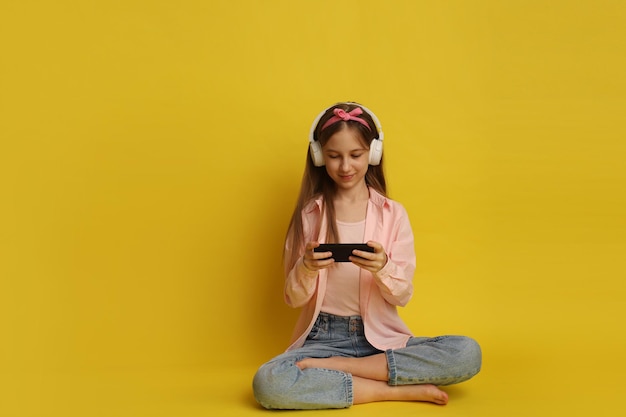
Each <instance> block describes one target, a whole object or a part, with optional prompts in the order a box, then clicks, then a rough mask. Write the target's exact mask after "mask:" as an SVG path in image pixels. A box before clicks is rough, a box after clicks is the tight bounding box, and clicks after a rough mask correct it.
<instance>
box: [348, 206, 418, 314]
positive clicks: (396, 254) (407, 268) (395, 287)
mask: <svg viewBox="0 0 626 417" xmlns="http://www.w3.org/2000/svg"><path fill="white" fill-rule="evenodd" d="M368 245H370V246H372V247H373V248H374V253H373V254H371V253H368V252H360V251H359V252H358V253H356V254H358V255H359V256H360V257H362V258H364V259H358V258H351V259H353V262H354V263H355V264H356V265H358V266H359V267H361V268H363V269H366V270H368V271H370V272H371V273H372V275H373V276H374V280H375V282H376V284H377V285H378V289H379V290H380V292H381V294H382V296H383V298H384V299H385V300H386V301H387V302H388V303H390V304H393V305H397V306H404V305H406V304H407V303H408V302H409V300H410V299H411V296H412V295H413V274H414V272H415V248H414V245H413V231H412V229H411V225H410V223H409V218H408V215H407V214H406V212H405V211H404V210H402V213H401V215H400V216H399V218H398V220H397V221H396V222H394V230H393V231H392V233H391V239H390V240H389V242H388V243H387V245H388V247H387V248H385V247H384V246H383V244H382V243H379V242H373V241H371V242H368Z"/></svg>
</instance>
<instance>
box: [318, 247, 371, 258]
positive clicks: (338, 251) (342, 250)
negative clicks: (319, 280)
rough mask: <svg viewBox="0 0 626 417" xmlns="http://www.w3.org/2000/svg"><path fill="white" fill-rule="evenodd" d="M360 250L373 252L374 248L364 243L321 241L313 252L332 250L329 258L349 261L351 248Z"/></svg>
mask: <svg viewBox="0 0 626 417" xmlns="http://www.w3.org/2000/svg"><path fill="white" fill-rule="evenodd" d="M355 249H357V250H362V251H364V252H374V248H372V247H371V246H367V244H365V243H322V244H320V245H319V246H318V247H317V248H315V249H313V251H314V252H332V253H333V254H332V256H331V258H333V259H334V260H335V262H350V260H349V259H348V257H349V256H352V251H353V250H355Z"/></svg>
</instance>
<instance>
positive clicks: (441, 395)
mask: <svg viewBox="0 0 626 417" xmlns="http://www.w3.org/2000/svg"><path fill="white" fill-rule="evenodd" d="M395 388H407V390H414V392H413V395H414V397H413V401H426V402H429V403H434V404H438V405H446V404H448V394H447V393H446V392H445V391H442V390H440V389H439V388H437V387H436V386H434V385H430V384H426V385H404V386H403V387H395Z"/></svg>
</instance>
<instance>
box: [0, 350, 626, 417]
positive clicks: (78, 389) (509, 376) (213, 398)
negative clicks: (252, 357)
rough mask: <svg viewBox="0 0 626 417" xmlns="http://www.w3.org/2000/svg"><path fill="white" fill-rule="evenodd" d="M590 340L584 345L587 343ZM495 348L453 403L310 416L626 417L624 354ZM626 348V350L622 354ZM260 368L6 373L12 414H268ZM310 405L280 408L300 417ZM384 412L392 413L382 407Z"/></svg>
mask: <svg viewBox="0 0 626 417" xmlns="http://www.w3.org/2000/svg"><path fill="white" fill-rule="evenodd" d="M581 346H582V345H581ZM493 348H495V349H491V348H489V347H487V348H486V349H485V353H486V357H485V359H486V360H485V364H484V368H483V371H482V372H481V373H480V374H479V375H478V376H477V377H475V378H474V379H473V380H471V381H468V382H466V383H463V384H459V385H456V386H452V387H447V388H445V390H446V391H447V392H448V393H449V395H450V402H449V404H448V405H447V406H445V407H440V406H435V405H430V404H425V403H377V404H367V405H360V406H355V407H352V408H351V409H347V410H341V411H335V412H332V411H312V412H306V413H305V414H306V416H315V415H330V413H333V415H335V414H336V413H343V414H342V415H354V416H377V417H378V416H380V415H400V414H401V413H402V415H408V414H403V413H413V415H420V416H481V417H484V416H524V417H528V416H565V415H567V416H620V415H624V412H626V403H625V400H624V393H625V389H624V383H623V382H622V376H623V374H624V370H625V366H624V363H623V360H622V359H620V360H618V363H616V364H613V363H612V362H613V361H612V358H613V357H615V355H617V354H619V353H620V352H617V351H613V352H606V355H603V356H601V357H598V356H596V357H595V358H593V360H591V361H586V360H585V359H584V357H585V352H584V349H576V348H575V347H574V348H573V349H572V348H570V349H568V350H567V351H565V352H558V350H557V349H552V350H548V351H540V350H538V349H536V348H533V346H530V345H528V346H517V347H515V346H508V347H507V346H494V347H493ZM622 353H623V352H622ZM254 371H255V369H254V367H244V368H237V369H234V370H230V371H227V370H225V369H215V370H195V371H189V370H186V371H183V370H161V371H157V370H152V371H119V372H109V373H84V374H60V373H58V374H54V373H53V374H46V375H42V374H33V373H31V374H12V375H9V374H3V375H2V379H3V380H4V381H3V383H4V384H5V385H4V386H3V397H4V398H3V399H2V403H1V404H0V415H1V416H3V417H14V416H15V417H18V416H19V417H30V416H89V417H100V416H116V417H125V416H134V417H139V416H168V417H169V416H171V417H183V416H188V417H192V416H236V417H242V416H252V415H256V416H260V415H270V414H271V412H268V411H266V410H264V409H262V408H261V407H259V406H258V405H257V404H256V402H255V401H254V399H253V397H252V392H251V388H250V381H251V379H252V375H253V374H254ZM295 413H300V415H304V414H302V413H303V412H292V411H287V412H280V415H286V414H287V415H292V414H295ZM381 413H384V414H381Z"/></svg>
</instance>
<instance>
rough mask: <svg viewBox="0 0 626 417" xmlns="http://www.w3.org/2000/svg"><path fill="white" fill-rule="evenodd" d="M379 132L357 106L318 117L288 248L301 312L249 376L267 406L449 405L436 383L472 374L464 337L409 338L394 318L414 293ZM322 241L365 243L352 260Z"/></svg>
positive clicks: (475, 357)
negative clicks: (278, 349) (282, 344)
mask: <svg viewBox="0 0 626 417" xmlns="http://www.w3.org/2000/svg"><path fill="white" fill-rule="evenodd" d="M382 141H383V132H382V128H381V126H380V122H379V121H378V119H377V118H376V116H375V115H374V114H373V113H372V112H371V111H370V110H368V109H367V108H365V107H364V106H361V105H358V104H356V103H351V102H347V103H338V104H335V105H334V106H332V107H330V108H328V109H326V110H325V111H323V112H322V113H320V115H319V116H318V117H317V118H316V119H315V121H314V122H313V126H312V127H311V133H310V135H309V142H310V146H309V151H308V158H307V164H306V170H305V173H304V177H303V181H302V188H301V191H300V196H299V198H298V202H297V205H296V209H295V211H294V213H293V216H292V219H291V223H290V225H289V229H288V233H287V237H286V241H285V249H284V263H285V275H286V281H285V290H284V293H285V300H286V302H287V304H288V305H290V306H291V307H300V308H302V311H301V314H300V317H299V319H298V321H297V324H296V327H295V330H294V334H293V338H292V342H291V345H290V346H289V348H288V349H287V351H286V352H285V353H283V354H282V355H280V356H278V357H276V358H274V359H273V360H271V361H270V362H268V363H266V364H264V365H263V366H261V367H260V368H259V370H258V371H257V373H256V375H255V377H254V381H253V389H254V395H255V398H256V399H257V401H258V402H259V403H260V404H261V405H262V406H264V407H265V408H271V409H319V408H345V407H350V406H351V405H352V404H361V403H367V402H372V401H385V400H404V401H428V402H432V403H435V404H441V405H443V404H446V403H447V402H448V395H447V394H446V393H445V392H444V391H442V390H440V389H439V388H438V387H437V386H438V385H448V384H454V383H458V382H462V381H465V380H467V379H469V378H471V377H472V376H474V375H475V374H476V373H478V371H479V370H480V366H481V351H480V347H479V346H478V344H477V343H476V342H475V341H474V340H472V339H470V338H467V337H463V336H441V337H435V338H426V337H414V336H413V335H412V334H411V331H410V330H409V329H408V328H407V326H406V325H405V324H404V323H403V322H402V320H401V318H400V317H399V315H398V313H397V310H396V308H397V306H404V305H406V303H407V302H408V301H409V299H410V298H411V295H412V292H413V285H412V281H411V280H412V277H413V272H414V270H415V253H414V246H413V232H412V230H411V225H410V223H409V219H408V216H407V213H406V211H405V209H404V208H403V206H402V205H400V204H399V203H397V202H395V201H393V200H390V199H389V198H387V196H386V182H385V176H384V174H383V163H382V162H383V161H382ZM320 242H323V243H357V242H366V243H367V245H368V246H369V247H371V248H372V249H373V252H368V251H359V250H354V251H353V252H352V256H351V257H350V258H349V260H350V262H347V263H345V262H341V263H340V262H335V260H334V259H333V258H332V252H318V251H315V248H317V247H318V246H319V245H320Z"/></svg>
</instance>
